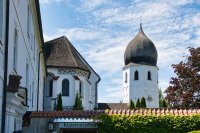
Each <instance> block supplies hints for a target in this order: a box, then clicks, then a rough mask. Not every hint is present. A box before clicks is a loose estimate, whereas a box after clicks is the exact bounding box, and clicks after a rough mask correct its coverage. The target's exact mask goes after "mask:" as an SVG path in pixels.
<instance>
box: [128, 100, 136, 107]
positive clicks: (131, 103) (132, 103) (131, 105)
mask: <svg viewBox="0 0 200 133" xmlns="http://www.w3.org/2000/svg"><path fill="white" fill-rule="evenodd" d="M129 108H130V109H134V108H135V104H134V102H133V100H132V99H131V101H130V106H129Z"/></svg>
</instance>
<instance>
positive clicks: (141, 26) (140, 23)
mask: <svg viewBox="0 0 200 133" xmlns="http://www.w3.org/2000/svg"><path fill="white" fill-rule="evenodd" d="M140 29H141V30H142V16H140Z"/></svg>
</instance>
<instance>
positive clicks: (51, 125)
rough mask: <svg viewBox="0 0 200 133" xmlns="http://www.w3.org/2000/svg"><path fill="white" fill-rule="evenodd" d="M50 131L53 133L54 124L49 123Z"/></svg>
mask: <svg viewBox="0 0 200 133" xmlns="http://www.w3.org/2000/svg"><path fill="white" fill-rule="evenodd" d="M48 130H49V131H53V122H49V123H48Z"/></svg>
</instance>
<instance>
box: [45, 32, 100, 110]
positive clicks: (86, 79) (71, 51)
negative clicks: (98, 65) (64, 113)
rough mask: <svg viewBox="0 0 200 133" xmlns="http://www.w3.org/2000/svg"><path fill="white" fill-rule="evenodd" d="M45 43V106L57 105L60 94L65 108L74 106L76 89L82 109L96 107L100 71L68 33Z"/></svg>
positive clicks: (50, 108)
mask: <svg viewBox="0 0 200 133" xmlns="http://www.w3.org/2000/svg"><path fill="white" fill-rule="evenodd" d="M44 47H45V58H46V67H47V73H48V75H47V78H46V87H45V88H46V89H45V92H44V110H53V109H54V104H55V102H57V101H55V100H56V99H57V97H58V95H59V94H61V95H62V105H63V109H64V110H71V109H72V108H73V105H74V104H75V97H76V94H77V93H79V94H80V96H81V98H82V104H83V109H84V110H93V109H94V108H95V107H96V106H97V86H98V83H99V81H100V77H99V75H98V74H97V73H96V72H95V71H94V70H93V69H92V67H91V66H90V65H89V64H88V63H87V62H86V61H85V59H84V58H83V57H82V56H81V55H80V53H79V52H78V51H77V50H76V49H75V47H74V46H73V45H72V44H71V42H70V41H69V40H68V39H67V38H66V37H65V36H62V37H59V38H56V39H53V40H51V41H48V42H45V44H44Z"/></svg>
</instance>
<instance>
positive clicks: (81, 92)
mask: <svg viewBox="0 0 200 133" xmlns="http://www.w3.org/2000/svg"><path fill="white" fill-rule="evenodd" d="M79 93H80V95H81V97H83V82H81V81H80V82H79Z"/></svg>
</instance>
